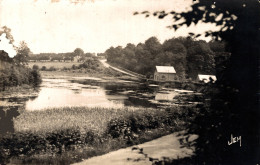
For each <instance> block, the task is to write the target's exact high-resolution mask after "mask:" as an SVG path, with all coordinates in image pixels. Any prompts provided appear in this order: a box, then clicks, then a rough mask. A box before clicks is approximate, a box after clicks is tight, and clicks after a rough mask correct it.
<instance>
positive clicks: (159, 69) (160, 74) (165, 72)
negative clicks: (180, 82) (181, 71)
mask: <svg viewBox="0 0 260 165" xmlns="http://www.w3.org/2000/svg"><path fill="white" fill-rule="evenodd" d="M177 79H178V77H177V74H176V71H175V69H174V67H173V66H156V70H155V72H154V80H155V81H174V80H177Z"/></svg>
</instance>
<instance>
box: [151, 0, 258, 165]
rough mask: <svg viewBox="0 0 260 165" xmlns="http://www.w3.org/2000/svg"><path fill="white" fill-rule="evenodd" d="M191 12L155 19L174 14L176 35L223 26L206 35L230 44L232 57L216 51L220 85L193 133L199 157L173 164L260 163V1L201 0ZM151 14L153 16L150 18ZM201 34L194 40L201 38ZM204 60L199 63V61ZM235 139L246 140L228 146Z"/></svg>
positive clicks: (194, 5) (197, 121) (196, 120)
mask: <svg viewBox="0 0 260 165" xmlns="http://www.w3.org/2000/svg"><path fill="white" fill-rule="evenodd" d="M191 7H192V10H190V11H187V12H181V13H176V12H174V11H171V12H165V11H159V12H155V13H153V15H154V16H158V18H160V19H162V18H164V17H165V16H167V15H172V16H173V19H174V22H175V23H174V24H173V25H172V26H169V27H171V28H174V29H175V30H177V29H178V28H180V27H181V26H183V25H187V26H190V25H191V24H192V23H194V24H197V23H198V22H199V21H201V22H204V23H213V24H216V25H218V26H220V27H221V29H220V30H219V31H208V32H206V33H205V36H212V37H213V38H214V39H215V40H221V41H224V42H225V43H226V46H225V47H226V50H229V51H230V53H231V57H230V59H229V60H228V61H225V59H223V57H221V56H222V55H223V52H222V53H221V51H216V50H215V48H216V47H217V46H218V47H219V48H220V49H222V50H223V48H222V46H221V45H216V43H215V45H212V44H213V43H210V47H211V48H212V50H213V51H215V52H218V56H219V59H218V60H219V61H218V62H217V65H218V66H221V68H220V69H218V70H217V73H216V74H217V78H218V81H217V83H216V86H214V87H213V88H212V90H209V91H208V92H207V93H208V97H210V99H211V105H210V106H209V107H206V108H205V109H202V110H201V115H199V116H198V117H197V118H196V119H195V121H194V127H191V128H190V132H191V133H196V134H198V135H199V138H198V139H197V143H196V156H195V157H193V159H190V160H185V161H186V162H185V163H183V160H179V161H176V162H173V164H177V163H178V162H179V163H180V164H257V163H258V161H259V155H257V154H258V153H259V142H257V138H258V137H259V130H260V129H259V122H258V121H257V120H258V118H259V106H258V105H259V101H258V100H259V99H258V98H259V97H258V96H257V91H258V90H259V83H258V82H259V76H258V72H257V71H258V70H259V63H258V62H259V58H258V57H259V52H260V50H259V43H260V31H259V28H260V21H259V18H260V3H259V1H257V0H247V1H245V0H229V1H223V0H215V1H208V0H199V2H194V3H193V4H192V6H191ZM148 15H149V13H148ZM200 35H201V34H197V35H196V36H195V37H198V36H200ZM199 60H200V59H199ZM231 134H232V135H233V136H241V137H242V146H241V147H239V144H232V145H231V146H229V145H227V142H228V141H230V136H231Z"/></svg>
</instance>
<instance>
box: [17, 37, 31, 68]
mask: <svg viewBox="0 0 260 165" xmlns="http://www.w3.org/2000/svg"><path fill="white" fill-rule="evenodd" d="M29 54H31V50H30V48H29V47H28V46H27V44H26V43H25V42H24V41H22V42H21V43H20V46H19V47H18V48H17V55H16V56H14V61H15V62H16V64H22V65H24V64H27V62H28V58H29Z"/></svg>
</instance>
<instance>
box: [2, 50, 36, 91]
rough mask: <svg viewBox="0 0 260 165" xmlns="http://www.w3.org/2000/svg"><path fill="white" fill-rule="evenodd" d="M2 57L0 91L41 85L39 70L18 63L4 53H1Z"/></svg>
mask: <svg viewBox="0 0 260 165" xmlns="http://www.w3.org/2000/svg"><path fill="white" fill-rule="evenodd" d="M0 57H1V58H0V91H4V90H6V89H8V88H9V87H14V86H20V85H23V84H27V85H32V86H37V85H38V84H40V83H41V76H40V74H39V72H38V70H35V69H30V68H27V67H25V66H24V65H21V64H19V63H16V62H15V60H14V59H13V58H10V57H9V56H8V55H7V53H6V52H4V51H0Z"/></svg>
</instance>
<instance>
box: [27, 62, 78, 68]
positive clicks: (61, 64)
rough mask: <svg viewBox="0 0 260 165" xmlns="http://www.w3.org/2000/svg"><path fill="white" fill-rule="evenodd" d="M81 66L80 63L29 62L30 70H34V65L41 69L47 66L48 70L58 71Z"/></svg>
mask: <svg viewBox="0 0 260 165" xmlns="http://www.w3.org/2000/svg"><path fill="white" fill-rule="evenodd" d="M79 64H82V63H80V62H29V63H28V66H29V68H32V67H33V65H38V66H39V68H42V67H43V66H46V68H50V67H52V66H53V67H55V68H57V69H62V68H64V67H66V68H71V67H72V65H76V66H78V65H79Z"/></svg>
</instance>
